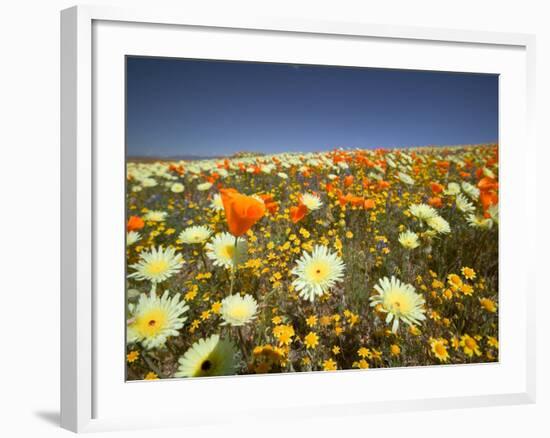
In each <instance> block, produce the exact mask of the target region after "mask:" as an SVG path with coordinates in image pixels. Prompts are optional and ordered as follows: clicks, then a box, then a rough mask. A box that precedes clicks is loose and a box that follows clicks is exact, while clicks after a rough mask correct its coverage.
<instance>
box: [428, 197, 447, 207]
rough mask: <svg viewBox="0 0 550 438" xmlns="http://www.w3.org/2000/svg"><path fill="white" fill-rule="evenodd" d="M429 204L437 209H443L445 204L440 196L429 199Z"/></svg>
mask: <svg viewBox="0 0 550 438" xmlns="http://www.w3.org/2000/svg"><path fill="white" fill-rule="evenodd" d="M428 204H430V205H431V206H432V207H435V208H441V207H442V206H443V202H442V201H441V198H440V197H439V196H434V197H432V198H430V199H428Z"/></svg>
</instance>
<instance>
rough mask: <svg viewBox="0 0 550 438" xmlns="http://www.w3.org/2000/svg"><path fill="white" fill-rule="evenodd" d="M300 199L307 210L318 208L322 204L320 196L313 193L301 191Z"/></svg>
mask: <svg viewBox="0 0 550 438" xmlns="http://www.w3.org/2000/svg"><path fill="white" fill-rule="evenodd" d="M300 201H301V203H302V204H304V205H305V206H306V207H307V209H308V210H309V211H315V210H319V209H320V208H321V206H322V205H323V201H321V198H320V197H319V196H317V195H315V194H313V193H303V194H302V195H300Z"/></svg>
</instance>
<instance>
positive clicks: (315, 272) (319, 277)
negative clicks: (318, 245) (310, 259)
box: [306, 261, 330, 283]
mask: <svg viewBox="0 0 550 438" xmlns="http://www.w3.org/2000/svg"><path fill="white" fill-rule="evenodd" d="M329 272H330V269H329V265H328V263H326V262H323V261H317V262H314V263H312V264H311V265H310V266H309V267H308V268H307V271H306V276H307V278H308V280H309V281H311V282H313V283H321V282H323V281H324V280H326V278H327V276H328V274H329Z"/></svg>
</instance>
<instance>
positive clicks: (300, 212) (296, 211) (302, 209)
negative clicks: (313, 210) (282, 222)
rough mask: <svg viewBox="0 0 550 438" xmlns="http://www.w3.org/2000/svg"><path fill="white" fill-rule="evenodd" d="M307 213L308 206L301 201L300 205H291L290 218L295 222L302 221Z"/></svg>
mask: <svg viewBox="0 0 550 438" xmlns="http://www.w3.org/2000/svg"><path fill="white" fill-rule="evenodd" d="M306 214H307V207H306V206H305V205H304V204H302V203H301V202H300V204H298V207H290V219H291V220H292V222H293V223H297V222H300V221H301V220H302V219H303V218H304V217H305V216H306Z"/></svg>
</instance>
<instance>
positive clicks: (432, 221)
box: [426, 216, 451, 234]
mask: <svg viewBox="0 0 550 438" xmlns="http://www.w3.org/2000/svg"><path fill="white" fill-rule="evenodd" d="M426 223H427V224H428V226H429V227H430V228H431V229H432V230H434V231H435V232H437V233H439V234H448V233H450V232H451V227H450V225H449V222H447V221H446V220H445V219H443V218H442V217H441V216H435V217H431V218H429V219H427V220H426Z"/></svg>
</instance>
